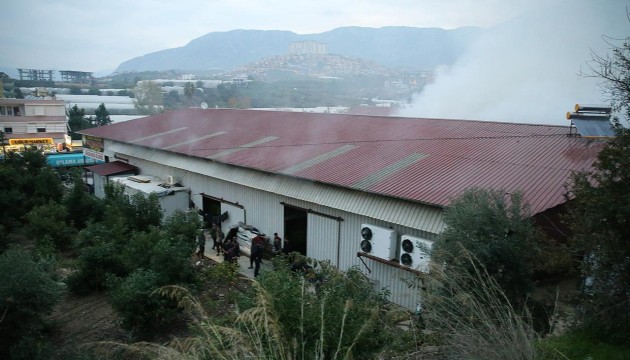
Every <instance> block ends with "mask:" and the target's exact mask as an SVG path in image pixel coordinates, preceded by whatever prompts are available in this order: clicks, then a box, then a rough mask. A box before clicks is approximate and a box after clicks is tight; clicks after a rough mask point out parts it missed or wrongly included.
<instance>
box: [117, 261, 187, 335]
mask: <svg viewBox="0 0 630 360" xmlns="http://www.w3.org/2000/svg"><path fill="white" fill-rule="evenodd" d="M160 285H161V281H160V279H159V276H158V274H157V273H155V272H154V271H151V270H144V269H139V270H136V271H134V272H133V273H132V274H131V275H129V276H128V277H127V278H125V279H121V278H116V277H110V278H109V280H108V287H109V288H110V291H109V293H108V296H109V300H110V303H111V304H112V307H113V308H114V310H116V312H117V313H118V315H119V316H120V318H121V319H122V326H123V327H124V328H125V329H128V330H132V331H133V332H134V334H136V335H138V336H149V335H152V334H154V333H155V332H156V331H157V330H159V329H160V328H162V327H164V326H166V325H168V324H170V323H172V322H173V321H174V320H175V318H176V315H177V314H178V313H179V311H178V309H177V303H176V302H174V301H173V300H170V299H167V298H165V297H162V296H160V295H158V294H156V293H155V292H154V291H155V290H156V289H157V288H158V287H159V286H160Z"/></svg>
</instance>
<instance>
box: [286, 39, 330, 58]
mask: <svg viewBox="0 0 630 360" xmlns="http://www.w3.org/2000/svg"><path fill="white" fill-rule="evenodd" d="M327 53H328V49H327V45H326V44H324V43H320V42H317V41H296V42H292V43H291V44H289V54H291V55H326V54H327Z"/></svg>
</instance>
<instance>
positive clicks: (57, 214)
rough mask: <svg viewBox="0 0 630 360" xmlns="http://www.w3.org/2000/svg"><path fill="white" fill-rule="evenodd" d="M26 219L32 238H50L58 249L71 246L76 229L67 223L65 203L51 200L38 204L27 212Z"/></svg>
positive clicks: (27, 231) (28, 231)
mask: <svg viewBox="0 0 630 360" xmlns="http://www.w3.org/2000/svg"><path fill="white" fill-rule="evenodd" d="M26 219H27V221H28V222H27V225H26V233H27V234H28V235H29V237H30V238H31V239H36V240H43V239H45V238H49V239H50V240H52V242H53V243H54V244H55V246H56V248H57V249H67V248H68V247H69V246H70V244H71V241H72V236H73V235H74V232H75V230H74V229H73V228H72V227H70V226H68V225H67V223H66V222H67V219H68V212H67V210H66V207H65V206H64V205H62V204H59V203H54V202H51V203H49V204H45V205H40V206H36V207H34V208H33V209H32V210H31V211H30V212H29V213H28V214H26Z"/></svg>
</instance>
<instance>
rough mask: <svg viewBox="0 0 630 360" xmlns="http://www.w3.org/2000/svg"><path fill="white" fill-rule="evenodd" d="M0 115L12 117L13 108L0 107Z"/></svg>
mask: <svg viewBox="0 0 630 360" xmlns="http://www.w3.org/2000/svg"><path fill="white" fill-rule="evenodd" d="M0 115H5V116H13V107H11V106H0Z"/></svg>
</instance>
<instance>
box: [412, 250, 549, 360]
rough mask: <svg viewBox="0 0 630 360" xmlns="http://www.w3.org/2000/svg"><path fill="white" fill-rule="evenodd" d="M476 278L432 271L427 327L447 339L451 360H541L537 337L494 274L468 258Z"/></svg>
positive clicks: (444, 270) (448, 269)
mask: <svg viewBox="0 0 630 360" xmlns="http://www.w3.org/2000/svg"><path fill="white" fill-rule="evenodd" d="M468 261H469V262H470V264H472V265H473V269H474V273H472V274H471V273H469V272H467V271H463V270H461V269H459V268H457V267H452V266H449V267H444V268H435V269H432V275H431V285H430V287H429V291H428V295H427V298H426V313H425V319H426V321H427V326H428V327H429V328H431V329H435V330H437V331H440V332H442V333H443V334H444V335H445V347H444V349H445V351H446V354H447V357H448V358H451V359H484V360H492V359H497V360H498V359H523V360H526V359H527V360H529V359H535V358H536V356H537V348H536V343H537V334H536V332H535V331H534V329H533V328H532V326H531V323H530V321H529V316H528V314H527V313H519V312H518V311H516V310H515V309H514V307H513V306H512V305H511V304H510V302H509V300H508V299H507V297H506V296H505V294H504V293H503V291H502V290H501V288H500V287H499V285H498V284H497V283H496V281H494V279H493V278H492V277H490V276H489V275H488V273H487V272H486V271H485V270H484V269H483V268H481V267H480V266H478V265H477V262H476V261H475V260H474V259H473V258H472V256H470V255H468Z"/></svg>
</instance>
